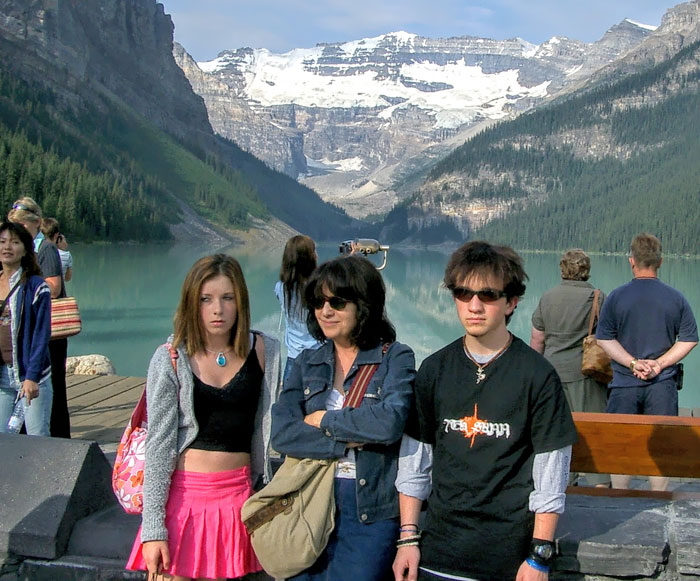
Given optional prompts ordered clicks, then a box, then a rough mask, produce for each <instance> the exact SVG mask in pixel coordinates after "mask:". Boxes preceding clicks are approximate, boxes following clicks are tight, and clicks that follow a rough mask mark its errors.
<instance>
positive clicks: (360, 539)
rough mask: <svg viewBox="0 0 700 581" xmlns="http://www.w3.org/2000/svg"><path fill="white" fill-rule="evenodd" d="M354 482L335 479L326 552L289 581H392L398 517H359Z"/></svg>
mask: <svg viewBox="0 0 700 581" xmlns="http://www.w3.org/2000/svg"><path fill="white" fill-rule="evenodd" d="M355 488H356V484H355V480H351V479H348V478H336V479H335V507H336V509H335V528H334V529H333V532H332V533H331V537H330V539H329V540H328V545H327V546H326V550H325V551H324V552H323V553H321V556H320V557H319V558H318V559H317V561H316V562H315V563H314V564H313V565H312V566H311V567H309V568H308V569H307V570H306V571H304V572H302V573H300V574H299V575H296V576H295V577H290V579H289V581H292V580H294V581H392V580H393V579H394V574H393V573H392V571H391V565H392V564H393V562H394V557H395V556H396V539H397V538H398V536H399V521H398V519H397V518H391V519H386V520H381V521H378V522H374V523H370V524H364V523H362V522H360V519H359V518H358V516H357V498H356V491H355Z"/></svg>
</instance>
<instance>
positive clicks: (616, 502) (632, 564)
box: [556, 496, 671, 577]
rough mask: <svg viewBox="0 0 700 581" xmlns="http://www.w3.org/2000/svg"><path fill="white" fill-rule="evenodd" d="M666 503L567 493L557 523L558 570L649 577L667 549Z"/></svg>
mask: <svg viewBox="0 0 700 581" xmlns="http://www.w3.org/2000/svg"><path fill="white" fill-rule="evenodd" d="M669 505H670V503H669V502H666V501H658V500H652V499H644V498H605V497H584V496H579V497H577V496H569V497H568V498H567V506H566V511H565V513H564V514H563V515H562V517H561V519H560V521H559V526H558V527H557V538H558V542H559V547H560V552H561V556H560V557H559V558H558V559H557V563H556V568H557V570H558V571H562V572H564V571H571V572H578V573H583V574H586V575H606V576H620V577H651V576H654V575H658V574H660V573H661V572H662V571H663V570H665V566H666V563H667V561H668V557H669V554H670V550H671V549H670V543H669V539H668V536H669V535H668V528H669V526H668V525H669V520H670V516H669V508H670V507H669Z"/></svg>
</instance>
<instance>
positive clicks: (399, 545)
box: [396, 541, 420, 549]
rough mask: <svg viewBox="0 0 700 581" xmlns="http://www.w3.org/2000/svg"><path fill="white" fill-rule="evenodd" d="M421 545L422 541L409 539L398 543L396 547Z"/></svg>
mask: <svg viewBox="0 0 700 581" xmlns="http://www.w3.org/2000/svg"><path fill="white" fill-rule="evenodd" d="M419 545H420V541H409V542H408V543H398V542H397V543H396V548H397V549H400V548H401V547H417V546H419Z"/></svg>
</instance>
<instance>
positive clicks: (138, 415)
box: [131, 343, 180, 426]
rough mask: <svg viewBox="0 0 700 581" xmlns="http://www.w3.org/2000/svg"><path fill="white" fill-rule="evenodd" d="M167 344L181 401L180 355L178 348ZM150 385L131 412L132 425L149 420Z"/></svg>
mask: <svg viewBox="0 0 700 581" xmlns="http://www.w3.org/2000/svg"><path fill="white" fill-rule="evenodd" d="M165 346H166V347H167V348H168V351H170V363H172V364H173V369H174V370H175V381H177V388H178V389H177V401H178V403H179V402H180V380H179V379H178V377H177V359H178V357H179V356H180V355H179V354H178V352H177V350H176V349H175V348H174V347H173V346H172V345H171V344H170V343H166V344H165ZM147 388H148V386H146V387H145V388H144V389H143V393H142V394H141V399H140V400H139V402H138V403H137V404H136V409H135V410H134V413H133V414H131V425H132V426H140V425H142V424H143V423H144V422H147V421H148V409H147V408H146V389H147Z"/></svg>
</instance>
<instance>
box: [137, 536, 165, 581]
mask: <svg viewBox="0 0 700 581" xmlns="http://www.w3.org/2000/svg"><path fill="white" fill-rule="evenodd" d="M141 554H142V555H143V560H144V561H146V567H148V574H149V575H158V574H159V573H162V572H163V571H164V570H165V571H167V570H168V569H170V550H169V549H168V542H167V541H147V542H145V543H143V546H142V548H141Z"/></svg>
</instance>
